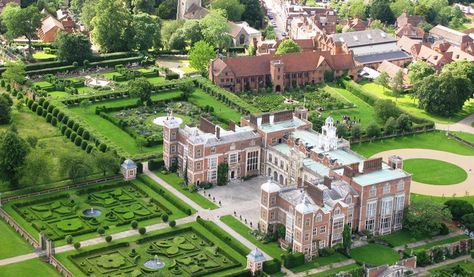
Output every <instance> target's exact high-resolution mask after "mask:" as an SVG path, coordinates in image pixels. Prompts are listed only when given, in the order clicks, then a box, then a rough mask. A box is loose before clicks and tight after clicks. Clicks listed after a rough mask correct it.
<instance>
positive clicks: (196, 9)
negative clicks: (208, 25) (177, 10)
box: [184, 4, 209, 19]
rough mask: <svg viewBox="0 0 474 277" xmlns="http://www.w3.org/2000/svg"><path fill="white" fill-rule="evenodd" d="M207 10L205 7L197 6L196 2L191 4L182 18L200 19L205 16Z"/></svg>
mask: <svg viewBox="0 0 474 277" xmlns="http://www.w3.org/2000/svg"><path fill="white" fill-rule="evenodd" d="M208 13H209V11H208V10H207V9H206V8H203V7H201V6H198V5H196V4H192V5H191V6H190V7H189V9H188V11H187V12H186V13H185V14H184V18H186V19H201V18H203V17H205V16H206V15H207V14H208Z"/></svg>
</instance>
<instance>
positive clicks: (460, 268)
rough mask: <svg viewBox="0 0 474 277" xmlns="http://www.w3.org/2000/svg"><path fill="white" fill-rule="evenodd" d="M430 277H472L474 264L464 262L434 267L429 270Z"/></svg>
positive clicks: (467, 261)
mask: <svg viewBox="0 0 474 277" xmlns="http://www.w3.org/2000/svg"><path fill="white" fill-rule="evenodd" d="M429 273H430V275H428V276H432V277H435V276H436V277H451V276H458V277H468V276H473V275H474V263H473V262H472V261H469V260H464V261H460V262H456V263H451V264H447V265H443V266H440V267H435V268H433V269H430V270H429Z"/></svg>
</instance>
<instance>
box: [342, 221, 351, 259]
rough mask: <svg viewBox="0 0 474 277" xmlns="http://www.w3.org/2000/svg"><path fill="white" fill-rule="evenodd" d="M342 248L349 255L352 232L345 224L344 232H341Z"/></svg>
mask: <svg viewBox="0 0 474 277" xmlns="http://www.w3.org/2000/svg"><path fill="white" fill-rule="evenodd" d="M342 246H343V247H344V250H345V251H346V254H349V253H350V251H351V247H352V230H351V227H349V225H347V224H346V225H344V230H343V231H342Z"/></svg>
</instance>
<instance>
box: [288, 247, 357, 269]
mask: <svg viewBox="0 0 474 277" xmlns="http://www.w3.org/2000/svg"><path fill="white" fill-rule="evenodd" d="M347 259H348V258H347V257H346V256H344V255H342V254H341V253H339V252H336V253H334V254H333V255H331V256H327V257H315V258H314V259H313V260H311V261H309V262H306V263H304V264H303V265H300V266H297V267H294V268H292V269H291V271H293V272H294V273H298V272H304V271H308V270H310V269H313V268H318V267H321V266H325V265H328V264H333V263H337V262H341V261H344V260H347Z"/></svg>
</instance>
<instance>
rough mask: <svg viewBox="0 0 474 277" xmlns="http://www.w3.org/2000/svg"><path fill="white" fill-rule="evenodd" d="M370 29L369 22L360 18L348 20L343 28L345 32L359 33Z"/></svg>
mask: <svg viewBox="0 0 474 277" xmlns="http://www.w3.org/2000/svg"><path fill="white" fill-rule="evenodd" d="M367 27H369V22H368V21H365V20H362V19H360V18H358V17H356V18H354V19H349V20H347V22H346V24H344V26H343V27H342V31H343V32H358V31H364V30H366V29H367Z"/></svg>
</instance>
